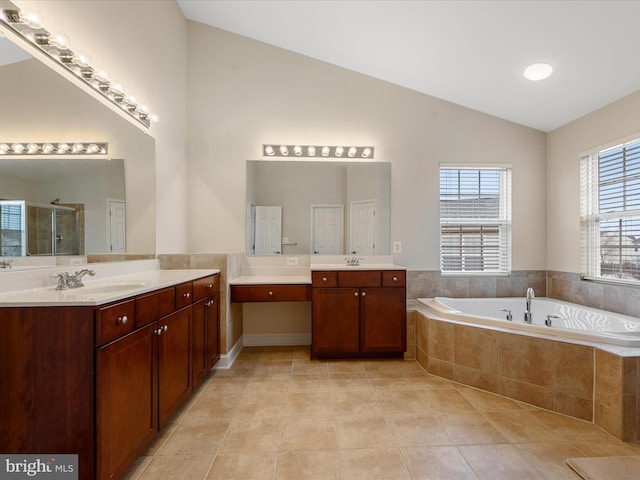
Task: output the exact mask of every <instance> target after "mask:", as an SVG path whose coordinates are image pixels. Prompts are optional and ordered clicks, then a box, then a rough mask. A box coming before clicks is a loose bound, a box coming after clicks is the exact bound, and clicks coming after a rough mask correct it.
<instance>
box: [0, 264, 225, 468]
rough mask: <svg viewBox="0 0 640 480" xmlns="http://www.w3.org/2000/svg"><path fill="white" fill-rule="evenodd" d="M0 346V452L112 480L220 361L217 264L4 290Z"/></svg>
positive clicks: (133, 458) (0, 302)
mask: <svg viewBox="0 0 640 480" xmlns="http://www.w3.org/2000/svg"><path fill="white" fill-rule="evenodd" d="M99 277H100V275H99V274H98V275H96V278H99ZM0 352H1V353H0V392H1V393H0V424H1V425H3V430H4V432H6V433H4V432H3V435H2V436H0V451H2V452H5V453H25V454H26V453H40V454H46V453H77V454H78V455H79V478H80V479H86V480H89V479H93V478H97V479H106V478H120V477H122V476H123V475H124V473H125V472H126V471H127V469H128V468H129V467H130V465H131V464H132V463H133V461H134V460H135V459H136V458H137V457H138V456H139V455H140V454H141V453H142V452H143V451H144V449H145V448H146V447H147V446H148V445H149V443H150V442H151V440H152V439H153V438H154V437H155V436H156V435H157V433H158V431H159V429H161V428H162V427H163V426H164V425H165V424H166V423H167V421H168V420H169V419H170V418H171V416H172V415H173V414H174V413H175V411H176V410H177V409H178V408H179V407H180V405H181V404H182V403H183V402H184V400H185V399H186V398H188V396H189V395H190V394H191V392H192V391H193V389H194V388H195V387H196V386H197V385H198V383H199V382H201V381H202V379H203V378H204V376H205V375H206V373H207V372H208V371H209V370H210V369H211V368H212V367H213V365H214V364H215V363H216V362H217V360H218V359H219V356H220V351H219V271H217V270H156V271H153V272H140V273H137V274H135V275H134V276H132V275H126V276H121V277H119V276H114V277H111V278H109V279H107V280H106V281H101V282H96V283H92V284H90V283H88V282H87V285H86V287H81V288H77V289H73V290H66V291H56V290H55V289H54V287H52V286H49V287H45V288H35V289H30V290H25V291H16V292H10V293H3V294H0Z"/></svg>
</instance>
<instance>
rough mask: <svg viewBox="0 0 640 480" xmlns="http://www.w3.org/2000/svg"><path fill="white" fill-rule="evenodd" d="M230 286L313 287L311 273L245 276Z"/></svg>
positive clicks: (230, 283) (232, 281) (231, 281)
mask: <svg viewBox="0 0 640 480" xmlns="http://www.w3.org/2000/svg"><path fill="white" fill-rule="evenodd" d="M229 285H311V273H309V274H306V275H305V274H297V275H243V276H241V277H238V278H234V279H233V280H229Z"/></svg>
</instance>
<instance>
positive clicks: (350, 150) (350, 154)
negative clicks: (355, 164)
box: [348, 147, 358, 158]
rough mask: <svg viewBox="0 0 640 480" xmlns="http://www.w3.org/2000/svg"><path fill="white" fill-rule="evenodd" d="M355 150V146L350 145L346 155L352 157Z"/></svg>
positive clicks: (354, 154)
mask: <svg viewBox="0 0 640 480" xmlns="http://www.w3.org/2000/svg"><path fill="white" fill-rule="evenodd" d="M357 152H358V149H357V148H356V147H350V148H349V152H348V155H349V156H350V157H352V158H353V157H355V156H356V153H357Z"/></svg>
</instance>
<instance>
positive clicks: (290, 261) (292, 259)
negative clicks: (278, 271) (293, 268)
mask: <svg viewBox="0 0 640 480" xmlns="http://www.w3.org/2000/svg"><path fill="white" fill-rule="evenodd" d="M287 265H298V257H287Z"/></svg>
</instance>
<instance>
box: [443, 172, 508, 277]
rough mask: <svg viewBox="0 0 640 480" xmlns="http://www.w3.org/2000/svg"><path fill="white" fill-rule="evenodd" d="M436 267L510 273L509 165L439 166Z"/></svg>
mask: <svg viewBox="0 0 640 480" xmlns="http://www.w3.org/2000/svg"><path fill="white" fill-rule="evenodd" d="M440 270H441V272H442V273H446V274H456V273H458V274H469V273H472V274H482V273H488V274H509V273H510V272H511V169H510V168H497V167H486V168H479V167H455V166H446V167H440Z"/></svg>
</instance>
